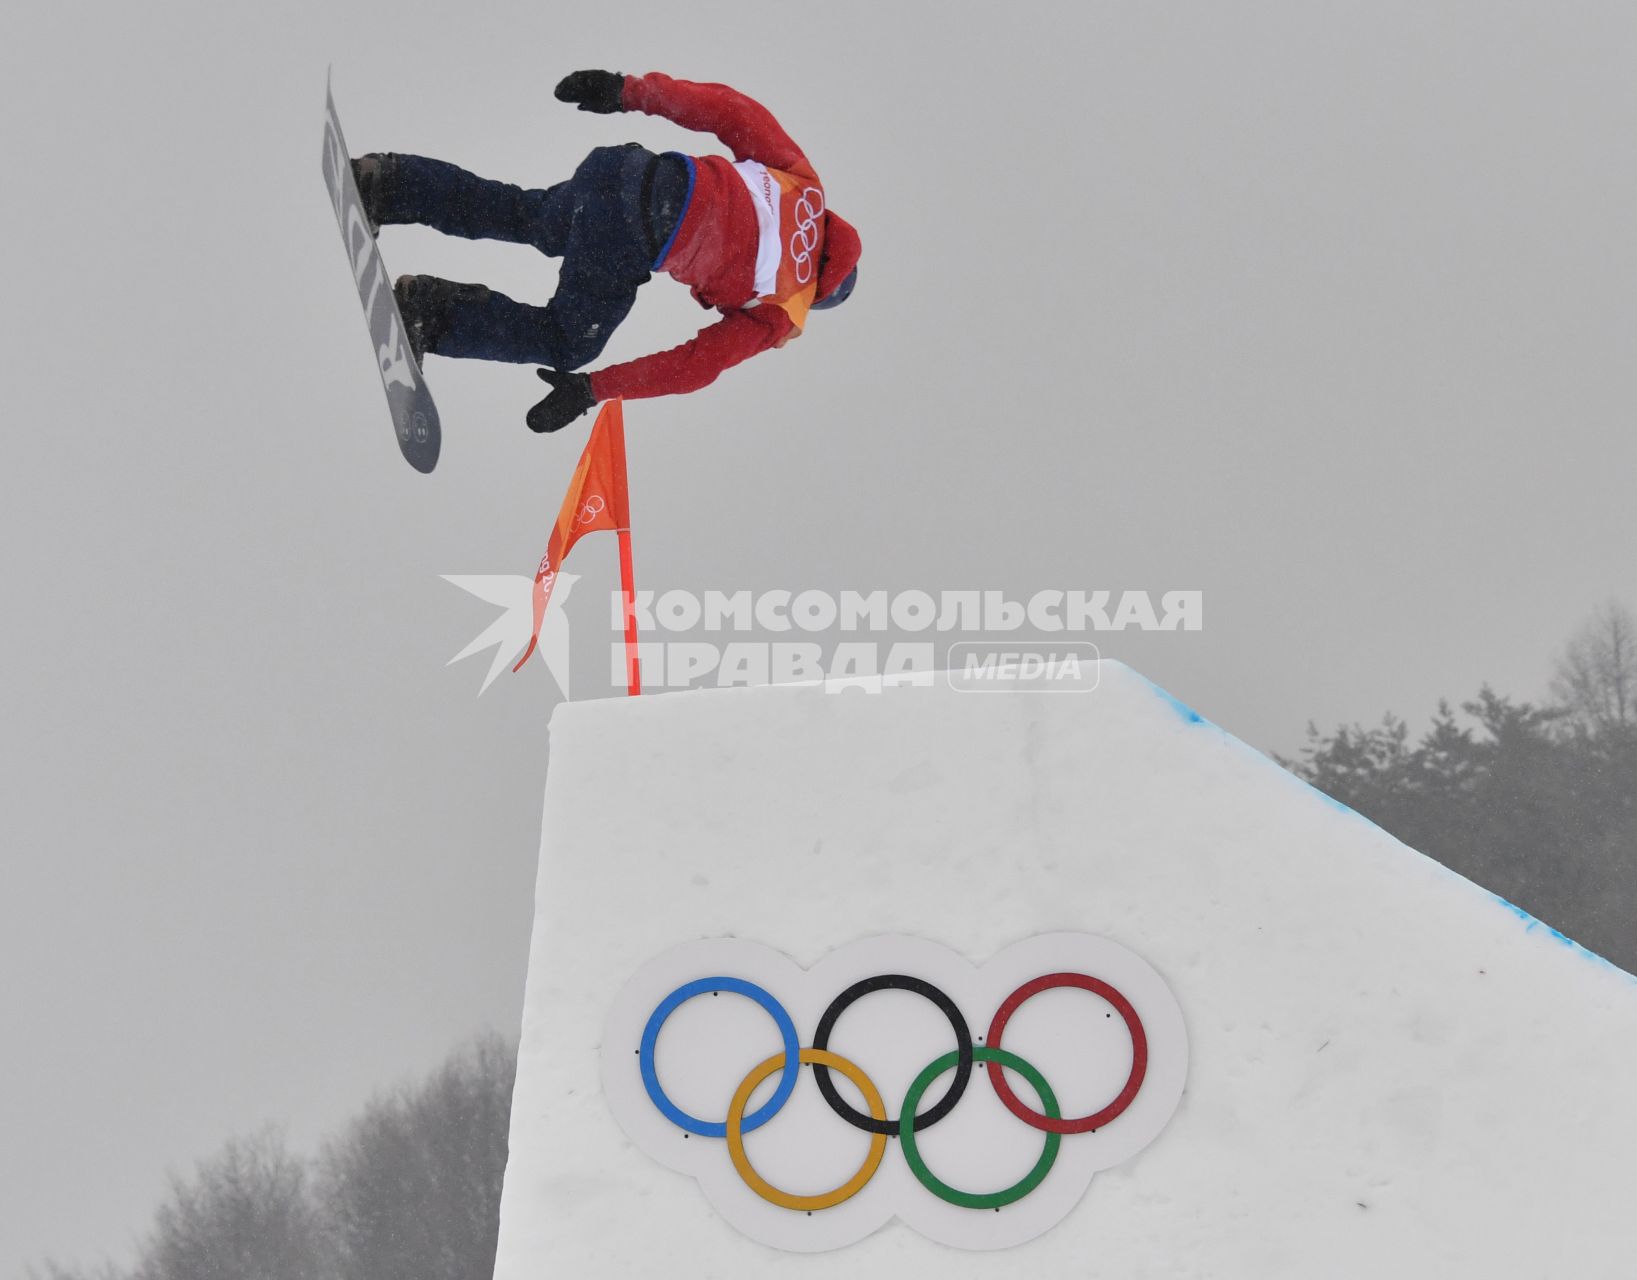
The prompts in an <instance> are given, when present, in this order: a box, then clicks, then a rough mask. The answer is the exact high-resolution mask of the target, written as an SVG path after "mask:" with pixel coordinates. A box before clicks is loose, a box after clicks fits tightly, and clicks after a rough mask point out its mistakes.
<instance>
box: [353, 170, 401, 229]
mask: <svg viewBox="0 0 1637 1280" xmlns="http://www.w3.org/2000/svg"><path fill="white" fill-rule="evenodd" d="M349 163H351V165H352V177H353V181H354V182H356V183H357V184H358V198H359V199H360V200H362V201H363V202H364V216H365V217H366V218H368V219H369V233H370V234H371V235H372V236H378V235H380V234H381V224H382V222H383V221H385V219H383V218H382V216H381V215H382V213H383V212H384V211H385V209H386V205H387V191H388V189H389V188H390V186H391V184H392V180H393V177H394V176H395V175H396V173H397V169H398V157H397V156H395V155H394V154H393V153H392V152H390V151H377V152H371V153H370V154H369V155H367V156H359V157H358V158H357V159H356V160H353V161H350V162H349Z"/></svg>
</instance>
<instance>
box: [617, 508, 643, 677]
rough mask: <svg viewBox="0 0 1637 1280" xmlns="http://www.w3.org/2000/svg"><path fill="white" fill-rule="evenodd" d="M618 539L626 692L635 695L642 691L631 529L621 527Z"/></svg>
mask: <svg viewBox="0 0 1637 1280" xmlns="http://www.w3.org/2000/svg"><path fill="white" fill-rule="evenodd" d="M619 539H620V596H621V597H622V599H623V601H624V605H625V678H626V684H627V692H628V693H629V694H630V696H631V697H633V698H634V697H636V696H637V694H639V693H641V692H642V667H641V663H640V662H639V661H638V660H637V599H636V582H635V579H634V578H633V576H632V573H631V531H630V530H629V529H621V530H620V531H619Z"/></svg>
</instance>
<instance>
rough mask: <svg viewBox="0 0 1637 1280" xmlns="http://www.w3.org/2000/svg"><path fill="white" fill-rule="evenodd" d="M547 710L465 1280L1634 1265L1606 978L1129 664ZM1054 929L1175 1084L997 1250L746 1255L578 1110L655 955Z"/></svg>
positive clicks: (1001, 938)
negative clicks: (1173, 1073)
mask: <svg viewBox="0 0 1637 1280" xmlns="http://www.w3.org/2000/svg"><path fill="white" fill-rule="evenodd" d="M551 734H552V751H551V768H550V778H549V781H548V785H547V790H546V806H545V822H544V832H543V839H542V847H541V858H540V875H539V884H538V890H537V902H536V915H535V928H534V937H533V943H532V951H531V960H530V972H529V978H528V991H527V997H526V1006H525V1011H524V1019H523V1029H522V1043H521V1052H520V1057H519V1064H518V1081H517V1092H516V1096H515V1101H514V1106H513V1113H512V1130H511V1157H510V1166H509V1168H508V1170H507V1175H506V1186H505V1194H504V1198H503V1204H502V1210H501V1234H500V1248H499V1256H498V1260H497V1265H496V1271H495V1274H496V1277H497V1280H525V1278H526V1280H538V1277H541V1276H547V1277H551V1276H561V1277H565V1280H567V1278H573V1280H581V1278H586V1277H594V1278H597V1280H601V1278H602V1277H609V1278H610V1280H613V1278H615V1277H619V1278H621V1280H647V1278H649V1277H653V1278H655V1280H658V1278H659V1277H666V1278H667V1280H669V1278H671V1277H677V1276H688V1277H700V1276H708V1277H722V1278H725V1280H739V1278H745V1280H748V1278H750V1277H763V1276H768V1275H774V1276H789V1277H808V1276H846V1277H848V1278H849V1280H886V1278H888V1277H890V1278H891V1280H906V1278H912V1277H921V1276H927V1277H932V1276H937V1277H940V1280H964V1278H966V1277H979V1276H982V1277H992V1276H994V1275H996V1274H997V1272H996V1267H997V1266H1004V1267H1007V1268H1009V1270H1008V1271H1007V1272H1006V1274H1013V1273H1014V1272H1013V1271H1012V1270H1010V1268H1012V1267H1013V1265H1014V1264H1015V1266H1016V1267H1017V1268H1027V1274H1033V1275H1039V1276H1043V1277H1053V1278H1054V1280H1055V1278H1057V1277H1090V1276H1109V1277H1121V1278H1122V1280H1131V1278H1134V1277H1144V1276H1152V1277H1162V1276H1163V1277H1192V1276H1198V1277H1205V1276H1209V1277H1259V1278H1260V1277H1274V1276H1290V1277H1304V1278H1307V1277H1313V1276H1325V1277H1354V1276H1356V1277H1371V1278H1372V1280H1374V1278H1375V1277H1379V1276H1382V1275H1387V1274H1401V1275H1413V1276H1438V1277H1466V1276H1471V1277H1485V1278H1486V1280H1488V1278H1490V1277H1495V1276H1507V1277H1525V1278H1527V1277H1559V1276H1565V1275H1576V1276H1585V1277H1611V1278H1612V1277H1617V1276H1618V1277H1624V1276H1629V1275H1630V1274H1631V1258H1632V1257H1633V1256H1637V1214H1633V1213H1632V1211H1631V1203H1630V1188H1631V1175H1630V1153H1631V1151H1632V1150H1633V1149H1634V1148H1637V1090H1634V1089H1632V1088H1631V1086H1630V1080H1631V1073H1632V1068H1633V1064H1637V981H1634V980H1633V979H1632V978H1631V977H1630V976H1628V975H1626V974H1624V973H1623V972H1621V971H1619V970H1617V969H1615V968H1613V967H1612V966H1610V965H1608V964H1606V963H1605V962H1603V961H1601V960H1600V959H1598V958H1597V957H1595V956H1593V955H1591V954H1589V953H1588V952H1586V951H1583V950H1581V949H1580V948H1578V947H1576V946H1575V945H1574V944H1572V943H1570V942H1568V941H1567V940H1565V939H1563V938H1561V937H1560V936H1558V935H1556V934H1554V933H1553V932H1552V931H1551V930H1549V929H1547V928H1545V927H1544V926H1541V925H1539V924H1537V923H1536V922H1534V921H1533V920H1531V919H1530V918H1529V917H1528V916H1527V915H1525V914H1523V913H1521V912H1519V911H1517V910H1516V909H1515V908H1512V907H1510V906H1509V905H1508V904H1506V903H1504V902H1502V901H1501V900H1499V899H1497V898H1495V897H1494V896H1492V895H1491V894H1489V893H1487V892H1485V891H1484V890H1482V889H1480V888H1478V887H1477V886H1475V885H1473V884H1471V883H1470V882H1468V881H1466V880H1463V879H1461V878H1460V877H1459V876H1456V875H1455V874H1453V873H1451V872H1449V871H1447V870H1445V869H1444V868H1442V867H1440V866H1439V865H1438V864H1436V863H1434V862H1432V861H1430V860H1429V859H1427V858H1425V857H1423V856H1422V855H1420V854H1418V853H1416V852H1415V851H1414V850H1411V849H1409V848H1407V847H1405V846H1404V845H1402V844H1400V843H1399V842H1398V841H1396V840H1394V839H1393V838H1392V837H1390V836H1388V835H1386V834H1385V833H1384V832H1382V831H1381V830H1380V829H1379V828H1377V827H1375V826H1372V825H1371V824H1370V823H1368V822H1366V821H1364V820H1363V819H1362V818H1360V817H1358V816H1357V815H1356V814H1353V813H1352V812H1350V811H1349V810H1347V809H1345V808H1343V807H1341V806H1339V805H1336V804H1334V803H1332V802H1330V801H1328V800H1327V799H1325V798H1324V797H1323V796H1321V795H1319V794H1318V793H1316V792H1314V791H1312V790H1311V789H1309V788H1308V787H1306V786H1305V785H1304V784H1302V783H1301V782H1299V781H1298V780H1296V779H1295V778H1293V777H1291V776H1290V775H1289V774H1288V773H1286V772H1285V771H1283V770H1282V769H1280V768H1278V767H1277V766H1276V765H1275V764H1273V763H1272V762H1270V761H1269V760H1267V759H1266V758H1265V757H1263V756H1261V755H1260V754H1258V753H1257V752H1255V751H1253V750H1251V749H1250V748H1248V747H1246V746H1245V745H1244V744H1242V743H1240V742H1238V741H1236V740H1235V739H1233V738H1231V737H1230V736H1228V735H1227V734H1225V733H1223V732H1222V731H1221V730H1219V729H1217V728H1216V727H1215V726H1213V725H1211V724H1210V723H1209V722H1208V721H1205V720H1203V719H1202V718H1201V717H1199V716H1198V715H1196V714H1195V713H1193V712H1192V711H1190V710H1188V709H1187V708H1186V707H1183V706H1182V705H1181V704H1179V703H1177V702H1176V701H1174V700H1173V699H1171V698H1169V697H1168V696H1167V695H1166V694H1164V693H1163V692H1162V691H1161V690H1159V689H1157V688H1156V687H1155V686H1153V685H1152V684H1150V683H1148V682H1147V681H1146V680H1144V679H1143V678H1142V677H1141V676H1139V675H1137V674H1136V673H1134V672H1132V671H1130V670H1129V669H1127V668H1125V667H1122V666H1120V665H1119V664H1117V663H1111V662H1105V663H1104V664H1103V669H1102V679H1101V684H1100V687H1099V688H1098V689H1097V690H1096V691H1095V692H1091V693H1075V694H1023V693H1017V694H1005V693H972V692H957V691H955V690H952V689H950V688H948V687H935V688H898V689H887V690H885V691H882V692H879V693H874V694H870V693H863V692H859V691H852V692H847V693H833V692H826V691H825V690H824V689H823V688H822V687H796V686H783V687H771V688H760V689H745V690H724V691H718V692H709V693H684V694H673V695H664V696H658V697H642V698H638V699H632V700H627V701H609V702H595V703H579V704H567V705H564V706H562V707H561V708H559V710H558V711H557V713H556V715H555V716H554V717H553V719H552V723H551ZM1053 932H1075V933H1087V934H1094V935H1100V936H1102V937H1105V938H1107V939H1109V940H1111V941H1112V942H1115V943H1117V944H1119V945H1120V946H1122V947H1125V948H1129V949H1130V950H1131V951H1132V952H1134V953H1136V954H1138V955H1140V956H1141V957H1142V958H1143V959H1144V960H1145V961H1146V962H1147V963H1148V964H1150V965H1152V966H1153V968H1154V969H1155V970H1156V971H1157V972H1158V973H1159V974H1160V975H1162V976H1163V978H1164V980H1165V982H1166V984H1167V985H1168V986H1169V989H1170V990H1171V991H1172V992H1173V993H1174V994H1175V996H1176V999H1177V1001H1178V1003H1179V1004H1180V1006H1181V1009H1182V1014H1183V1018H1184V1020H1185V1023H1186V1030H1187V1053H1188V1061H1187V1083H1186V1088H1185V1090H1184V1092H1183V1095H1182V1101H1181V1105H1180V1107H1179V1108H1178V1110H1177V1112H1176V1114H1175V1115H1174V1117H1172V1119H1171V1120H1170V1122H1169V1124H1168V1125H1167V1126H1166V1128H1165V1129H1164V1131H1163V1132H1161V1133H1160V1134H1159V1136H1158V1138H1157V1139H1155V1140H1154V1141H1153V1142H1152V1143H1151V1144H1150V1145H1148V1146H1147V1147H1146V1148H1144V1149H1143V1150H1141V1151H1140V1152H1139V1153H1138V1154H1136V1155H1135V1156H1133V1157H1132V1158H1131V1159H1130V1160H1128V1161H1126V1162H1125V1163H1122V1164H1119V1165H1117V1166H1115V1167H1113V1168H1109V1169H1105V1170H1103V1171H1102V1172H1099V1173H1097V1174H1096V1176H1095V1177H1094V1178H1093V1179H1092V1180H1091V1184H1090V1187H1089V1190H1088V1191H1087V1192H1086V1193H1085V1195H1084V1197H1083V1199H1081V1201H1080V1202H1079V1203H1078V1204H1077V1205H1076V1206H1075V1207H1074V1208H1073V1210H1072V1211H1071V1212H1069V1213H1068V1214H1067V1216H1066V1217H1065V1218H1064V1219H1063V1220H1062V1221H1061V1222H1060V1223H1059V1224H1058V1225H1057V1226H1055V1227H1053V1228H1051V1229H1050V1230H1048V1231H1047V1232H1045V1234H1043V1235H1041V1236H1039V1237H1038V1238H1036V1239H1034V1240H1031V1241H1029V1242H1027V1243H1024V1244H1021V1245H1018V1246H1017V1247H1016V1248H1015V1249H1013V1250H1009V1251H1006V1252H1003V1253H999V1254H997V1253H993V1252H989V1253H985V1252H972V1251H967V1250H962V1249H955V1248H950V1247H948V1246H945V1245H940V1244H936V1243H934V1242H932V1241H931V1240H928V1239H927V1238H926V1237H925V1236H923V1235H921V1234H918V1233H917V1232H915V1231H914V1230H912V1229H911V1228H910V1227H909V1226H907V1225H906V1224H904V1223H903V1222H897V1221H895V1222H891V1223H889V1224H888V1225H886V1226H885V1227H883V1228H881V1229H880V1230H879V1231H876V1232H875V1233H874V1234H872V1235H870V1236H868V1237H867V1238H866V1239H864V1240H862V1241H860V1242H858V1243H856V1244H852V1245H849V1246H847V1247H845V1248H841V1249H837V1250H835V1251H833V1252H828V1253H791V1252H781V1251H778V1250H775V1249H772V1248H769V1247H768V1246H766V1245H763V1244H759V1243H756V1242H755V1241H753V1240H751V1239H749V1238H747V1237H746V1236H745V1235H743V1234H741V1233H740V1232H739V1231H737V1230H735V1228H734V1227H732V1226H731V1225H729V1223H728V1222H727V1221H725V1220H724V1219H723V1218H722V1216H720V1215H719V1214H718V1213H716V1212H715V1211H713V1209H712V1207H711V1206H710V1204H709V1203H707V1201H706V1199H705V1197H704V1196H703V1195H702V1194H701V1193H700V1189H699V1186H698V1185H697V1184H696V1182H695V1181H694V1180H693V1179H692V1178H689V1177H687V1176H685V1175H683V1174H680V1173H678V1172H676V1171H675V1170H674V1169H672V1168H667V1167H665V1166H664V1165H662V1164H661V1163H659V1162H658V1161H656V1160H654V1159H651V1158H650V1157H649V1156H648V1155H646V1154H644V1153H643V1151H641V1150H639V1149H638V1147H637V1146H635V1145H634V1144H633V1143H632V1142H631V1141H630V1140H629V1139H628V1138H627V1136H626V1135H625V1133H624V1132H622V1130H621V1129H620V1128H619V1126H618V1125H617V1124H616V1122H615V1120H614V1117H613V1115H612V1113H611V1111H610V1108H609V1105H608V1102H607V1099H606V1097H605V1095H604V1091H603V1087H602V1083H601V1077H600V1075H599V1054H600V1047H601V1038H602V1033H603V1028H604V1025H605V1020H606V1018H607V1016H608V1012H609V1009H610V1007H611V1005H612V1004H613V1002H614V1001H615V1000H616V998H617V997H618V995H619V993H620V991H621V988H622V986H623V985H624V984H625V983H626V981H627V980H628V979H629V978H630V977H631V975H632V974H633V973H635V972H636V971H637V970H639V969H640V968H641V967H642V966H643V965H644V964H645V963H647V962H649V961H650V960H651V959H652V958H653V957H654V956H656V955H658V954H659V953H661V952H663V951H664V950H665V949H666V948H669V947H673V946H677V945H678V944H682V943H688V942H693V941H695V940H699V939H706V938H720V937H736V938H743V939H747V940H751V941H753V942H755V943H759V944H763V945H765V946H767V947H771V948H774V949H776V950H777V951H779V952H782V953H783V954H784V955H786V956H788V957H790V958H791V959H792V960H794V961H795V962H796V963H797V964H798V965H802V966H812V965H814V964H816V963H817V962H818V961H819V960H820V959H821V958H823V957H825V956H826V955H827V954H828V953H830V952H832V951H833V950H834V949H836V948H839V947H842V946H844V945H845V944H848V943H850V942H855V941H856V940H858V939H862V938H868V937H872V936H876V935H911V936H915V937H920V938H925V939H928V940H931V941H932V942H935V943H938V944H941V945H942V946H944V947H947V948H950V949H952V950H954V951H956V952H958V953H960V954H961V955H962V956H964V957H966V958H967V959H969V960H970V961H972V962H973V963H974V964H982V963H984V961H985V960H986V959H988V958H990V957H993V956H995V955H997V954H998V953H1000V952H1001V951H1002V950H1003V949H1004V948H1006V947H1008V946H1009V945H1010V944H1013V943H1016V942H1018V941H1019V940H1020V939H1025V938H1030V937H1033V936H1035V935H1039V934H1045V933H1053ZM804 1074H810V1073H804ZM792 1106H794V1103H792ZM1070 1140H1072V1139H1070ZM1015 1273H1016V1274H1025V1272H1024V1271H1022V1270H1018V1271H1016V1272H1015Z"/></svg>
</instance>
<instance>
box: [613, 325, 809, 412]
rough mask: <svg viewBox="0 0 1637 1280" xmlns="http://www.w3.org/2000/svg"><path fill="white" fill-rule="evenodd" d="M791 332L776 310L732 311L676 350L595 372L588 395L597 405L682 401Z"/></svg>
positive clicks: (777, 342) (776, 344)
mask: <svg viewBox="0 0 1637 1280" xmlns="http://www.w3.org/2000/svg"><path fill="white" fill-rule="evenodd" d="M795 327H796V326H795V325H794V324H793V323H792V322H791V319H790V317H789V316H788V315H787V314H786V313H785V312H784V311H783V309H781V308H779V307H768V306H761V307H750V308H748V309H746V310H744V311H733V312H730V313H729V314H728V315H725V316H723V317H722V319H720V320H718V321H717V322H716V323H715V324H713V325H708V326H706V327H705V328H703V329H701V330H700V331H699V334H698V336H697V337H695V338H693V339H692V340H691V341H688V342H684V343H683V344H682V345H681V346H679V347H672V348H671V349H670V350H669V351H656V352H655V353H654V354H653V355H651V356H642V357H641V358H640V359H637V360H628V361H626V362H625V363H624V364H614V365H609V366H608V367H607V368H606V369H598V370H596V372H594V373H593V374H592V375H591V389H592V392H593V394H594V395H596V397H597V399H598V400H613V399H615V398H617V397H623V398H624V399H627V400H641V399H644V398H646V397H649V396H674V395H685V394H686V393H688V392H690V391H698V390H699V388H701V387H708V386H709V385H710V384H711V383H713V382H715V381H716V378H717V375H718V374H720V373H722V372H723V371H724V370H727V369H731V368H732V367H733V366H734V365H736V364H739V363H740V362H742V361H745V360H748V359H750V357H751V356H753V355H756V354H758V353H759V352H762V351H767V350H769V349H770V348H772V347H776V346H778V345H779V343H780V342H782V341H784V339H785V338H787V337H789V336H790V333H791V331H792V330H793V329H794V328H795Z"/></svg>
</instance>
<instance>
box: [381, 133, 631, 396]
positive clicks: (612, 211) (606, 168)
mask: <svg viewBox="0 0 1637 1280" xmlns="http://www.w3.org/2000/svg"><path fill="white" fill-rule="evenodd" d="M654 161H655V157H654V155H653V153H652V152H650V151H648V150H646V149H645V148H643V147H641V146H638V145H637V144H636V143H634V142H633V143H627V144H626V145H625V146H622V147H598V148H597V149H596V150H595V151H593V152H591V154H590V155H588V156H586V158H585V159H584V160H583V161H582V162H581V164H580V167H579V168H578V169H576V170H575V171H574V176H573V177H571V178H570V179H568V181H567V182H559V183H558V184H557V185H556V186H554V187H549V188H547V189H546V190H543V191H526V190H524V189H523V188H522V187H514V186H512V185H511V184H509V183H505V182H492V181H490V180H489V179H487V178H480V177H478V176H477V175H476V174H472V173H468V172H466V170H464V169H461V168H458V167H456V166H455V165H452V164H448V163H446V162H444V161H442V160H429V159H427V158H426V157H425V156H412V155H400V156H398V158H397V164H398V167H397V170H396V172H395V173H394V174H393V179H392V183H391V189H390V191H388V192H385V193H383V194H384V195H385V197H386V199H385V204H384V206H383V208H382V209H381V210H380V214H381V220H382V221H383V222H416V223H421V224H423V225H425V226H428V227H432V228H434V229H436V230H438V231H442V232H444V233H445V234H446V235H452V236H462V237H464V238H466V239H468V240H505V241H508V242H510V243H512V244H527V245H533V246H534V247H535V248H536V249H538V250H540V252H541V253H544V254H546V255H548V256H550V257H553V258H561V259H562V260H563V265H562V268H561V270H560V272H559V274H558V279H557V292H556V293H555V294H554V295H553V296H552V299H551V301H550V302H548V303H546V305H545V306H543V307H531V306H526V305H525V304H523V303H521V302H513V301H512V300H511V299H510V298H508V297H506V296H505V295H504V294H502V293H496V292H493V291H490V292H489V293H488V294H487V296H485V297H483V298H481V299H480V300H467V301H458V302H456V303H455V304H454V305H453V306H452V309H451V311H450V313H449V315H448V317H447V323H446V324H444V325H440V326H438V332H437V335H436V337H435V338H434V339H433V341H432V344H431V345H430V346H429V347H428V350H430V351H433V352H436V353H437V354H438V355H440V356H458V357H464V358H466V359H472V360H504V361H508V362H510V363H513V364H540V365H546V366H548V367H550V368H553V369H578V368H579V367H580V366H581V365H583V364H585V363H586V362H587V361H589V360H593V359H595V358H596V356H597V354H598V353H599V352H601V351H602V349H603V347H604V346H605V345H606V344H607V342H608V339H609V337H610V335H612V333H613V332H614V330H615V328H616V327H617V326H618V325H619V323H620V322H621V321H622V320H624V319H625V317H626V315H627V313H629V312H630V310H631V304H632V303H633V302H635V301H636V296H637V289H638V288H639V287H640V286H641V285H643V284H645V283H646V282H647V281H648V278H649V272H650V270H651V269H652V267H653V266H654V259H655V257H656V253H655V249H654V246H653V243H652V228H651V226H650V225H649V220H648V211H647V209H646V208H645V207H644V202H645V198H646V196H647V192H646V191H645V187H646V185H647V182H648V181H651V178H652V174H653V171H654Z"/></svg>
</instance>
